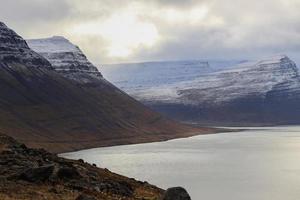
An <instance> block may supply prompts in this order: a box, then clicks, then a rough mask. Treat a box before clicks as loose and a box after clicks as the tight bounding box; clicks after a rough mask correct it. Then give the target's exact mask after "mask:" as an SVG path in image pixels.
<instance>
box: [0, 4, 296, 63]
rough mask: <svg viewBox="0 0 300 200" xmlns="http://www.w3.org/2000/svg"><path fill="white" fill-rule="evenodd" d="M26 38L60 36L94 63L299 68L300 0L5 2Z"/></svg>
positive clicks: (10, 20)
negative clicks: (288, 63)
mask: <svg viewBox="0 0 300 200" xmlns="http://www.w3.org/2000/svg"><path fill="white" fill-rule="evenodd" d="M0 2H1V6H0V20H1V21H3V22H4V23H6V24H7V25H8V26H9V27H11V28H12V29H14V30H15V31H16V32H17V33H18V34H19V35H21V36H22V37H24V38H28V39H29V38H30V39H31V38H44V37H50V36H53V35H61V36H64V37H66V38H68V39H69V40H70V41H71V42H73V43H75V44H76V45H78V46H79V47H80V48H81V49H82V50H83V52H84V53H85V54H86V55H87V57H88V58H89V59H90V60H91V61H92V62H94V63H97V64H101V63H118V62H142V61H158V60H160V61H162V60H187V59H243V60H244V59H259V58H260V57H266V56H271V55H274V54H287V55H288V56H290V57H291V58H292V59H294V60H295V61H296V62H297V63H299V64H300V62H299V61H300V56H298V55H299V53H300V0H252V1H249V0H226V1H224V0H0Z"/></svg>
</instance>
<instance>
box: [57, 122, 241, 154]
mask: <svg viewBox="0 0 300 200" xmlns="http://www.w3.org/2000/svg"><path fill="white" fill-rule="evenodd" d="M201 129H205V130H202V132H200V133H199V132H197V131H196V132H185V133H183V134H174V135H161V136H160V137H158V138H151V137H150V138H146V137H144V138H134V140H130V139H132V138H131V137H128V138H118V139H113V140H105V141H99V145H97V146H96V147H91V148H80V149H75V150H72V151H64V152H58V153H57V155H61V154H66V153H72V152H77V151H84V150H89V149H96V148H104V147H115V146H123V145H136V144H147V143H155V142H166V141H170V140H175V139H183V138H190V137H193V136H200V135H210V134H220V133H231V132H240V131H245V130H247V129H231V128H229V127H228V128H217V127H216V128H214V127H201ZM128 140H130V141H128ZM94 142H95V144H96V143H97V141H94Z"/></svg>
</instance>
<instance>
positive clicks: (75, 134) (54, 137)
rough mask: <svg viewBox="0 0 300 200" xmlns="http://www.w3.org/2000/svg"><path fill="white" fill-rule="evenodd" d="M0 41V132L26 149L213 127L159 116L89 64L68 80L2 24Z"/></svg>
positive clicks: (59, 148) (135, 139) (145, 138)
mask: <svg viewBox="0 0 300 200" xmlns="http://www.w3.org/2000/svg"><path fill="white" fill-rule="evenodd" d="M0 40H1V48H0V61H1V62H0V89H1V94H0V121H1V123H0V132H1V133H5V134H7V135H9V136H12V137H13V138H15V139H17V140H18V141H21V142H23V143H25V144H26V145H29V146H30V147H39V148H40V147H43V148H46V149H47V150H50V151H52V152H66V151H72V150H77V149H83V148H92V147H99V146H108V145H117V144H129V143H139V142H149V141H160V140H166V139H171V138H176V137H184V136H189V135H194V134H199V133H205V132H211V131H212V130H211V129H195V128H191V127H188V126H185V125H182V124H179V123H176V122H174V121H171V120H168V119H166V118H164V117H162V116H161V115H160V114H158V113H156V112H153V111H152V110H150V109H148V108H147V107H145V106H143V105H142V104H141V103H139V102H137V101H136V100H134V99H133V98H131V97H130V96H128V95H127V94H125V93H124V92H122V91H121V90H119V89H118V88H116V87H115V86H113V85H112V84H111V83H109V82H108V81H106V80H105V79H104V78H103V77H102V76H101V75H100V73H99V72H97V70H96V69H95V68H93V67H92V66H91V64H88V69H89V70H93V71H94V72H95V73H93V74H89V73H85V72H83V71H82V70H81V69H83V68H84V67H85V66H80V65H79V66H80V70H81V71H80V72H78V70H75V71H72V76H71V77H79V78H80V80H79V79H76V80H74V79H72V78H68V77H67V76H68V75H65V74H62V73H60V72H59V71H56V66H55V65H53V66H52V65H51V63H50V62H49V61H47V60H46V59H45V58H44V57H42V56H40V55H39V54H37V53H36V52H34V51H32V50H31V49H30V48H29V47H28V45H27V43H26V42H25V40H23V39H22V38H21V37H20V36H18V35H17V34H16V33H15V32H14V31H12V30H11V29H9V28H8V27H7V26H6V25H5V24H3V23H0ZM81 58H82V57H81ZM50 61H51V60H50ZM76 62H77V61H76ZM74 68H76V66H74ZM73 72H74V73H73ZM95 74H96V75H95ZM82 80H83V81H82ZM202 131H203V132H202Z"/></svg>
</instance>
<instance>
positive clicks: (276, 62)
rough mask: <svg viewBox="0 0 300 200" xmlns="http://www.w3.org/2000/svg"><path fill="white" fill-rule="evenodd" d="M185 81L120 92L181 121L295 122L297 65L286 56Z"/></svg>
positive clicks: (299, 113) (298, 118)
mask: <svg viewBox="0 0 300 200" xmlns="http://www.w3.org/2000/svg"><path fill="white" fill-rule="evenodd" d="M195 73H198V72H195ZM189 78H190V79H189V80H183V81H178V82H174V83H171V84H158V85H153V86H151V87H148V88H143V90H135V91H134V90H132V88H134V87H131V88H123V89H124V90H125V91H127V92H128V93H129V94H131V95H132V96H133V97H135V98H136V99H138V100H140V101H142V102H143V103H144V104H146V105H148V106H150V107H152V108H153V109H155V110H157V111H160V112H161V113H164V114H165V115H167V116H169V117H172V118H174V119H179V120H183V121H190V122H197V123H202V124H206V125H209V124H213V125H273V124H299V123H300V104H299V100H300V95H299V94H300V77H299V73H298V69H297V66H296V64H295V63H294V62H293V61H291V60H290V59H289V58H288V57H287V56H285V55H278V56H274V57H271V58H266V59H263V60H260V61H256V62H243V63H240V64H237V65H234V66H232V67H226V68H225V69H223V70H216V71H210V72H208V73H202V72H199V73H198V74H194V75H193V77H189ZM136 87H139V85H136Z"/></svg>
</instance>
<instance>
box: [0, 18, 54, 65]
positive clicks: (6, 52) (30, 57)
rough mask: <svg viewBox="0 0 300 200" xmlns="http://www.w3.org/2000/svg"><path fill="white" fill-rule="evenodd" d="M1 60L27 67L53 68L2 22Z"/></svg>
mask: <svg viewBox="0 0 300 200" xmlns="http://www.w3.org/2000/svg"><path fill="white" fill-rule="evenodd" d="M0 60H1V61H2V62H4V63H6V64H8V63H13V62H16V61H17V62H21V63H24V64H26V66H27V67H43V68H45V67H46V68H52V67H51V64H50V63H49V62H48V61H47V60H46V59H45V58H43V57H42V56H40V55H39V54H37V53H36V52H34V51H32V50H31V49H30V48H29V47H28V45H27V43H26V41H25V40H24V39H23V38H22V37H20V36H19V35H18V34H17V33H15V32H14V31H13V30H11V29H10V28H8V27H7V26H6V25H5V24H4V23H3V22H0Z"/></svg>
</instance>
